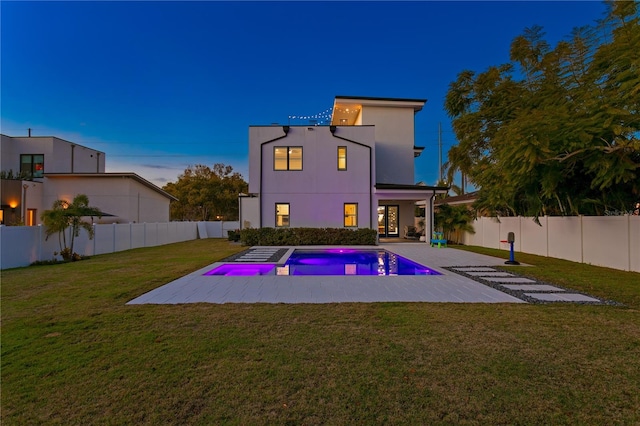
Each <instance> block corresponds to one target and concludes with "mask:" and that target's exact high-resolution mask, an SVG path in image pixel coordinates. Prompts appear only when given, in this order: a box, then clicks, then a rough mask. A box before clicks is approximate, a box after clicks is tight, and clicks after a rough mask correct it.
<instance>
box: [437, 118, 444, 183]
mask: <svg viewBox="0 0 640 426" xmlns="http://www.w3.org/2000/svg"><path fill="white" fill-rule="evenodd" d="M438 179H439V182H443V181H444V179H442V125H441V124H440V123H438Z"/></svg>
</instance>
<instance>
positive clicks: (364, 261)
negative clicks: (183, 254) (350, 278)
mask: <svg viewBox="0 0 640 426" xmlns="http://www.w3.org/2000/svg"><path fill="white" fill-rule="evenodd" d="M204 275H225V276H234V275H235V276H250V275H297V276H303V275H315V276H317V275H377V276H396V275H441V274H440V273H439V272H437V271H435V270H433V269H431V268H429V267H427V266H424V265H420V264H419V263H416V262H414V261H412V260H409V259H407V258H405V257H402V256H400V255H397V254H395V253H392V252H390V251H387V250H355V249H327V250H294V251H293V253H292V254H291V256H290V257H289V259H287V261H286V262H285V264H284V265H274V264H267V263H225V264H224V265H220V266H218V267H217V268H215V269H212V270H211V271H208V272H206V273H205V274H204Z"/></svg>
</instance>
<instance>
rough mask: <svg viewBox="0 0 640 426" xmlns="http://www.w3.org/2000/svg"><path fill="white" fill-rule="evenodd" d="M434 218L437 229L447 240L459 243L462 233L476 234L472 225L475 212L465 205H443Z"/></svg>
mask: <svg viewBox="0 0 640 426" xmlns="http://www.w3.org/2000/svg"><path fill="white" fill-rule="evenodd" d="M434 217H435V222H436V223H435V225H436V228H439V229H441V230H442V232H443V233H444V234H445V238H446V239H447V240H452V241H455V242H459V239H460V233H461V232H465V231H466V232H470V233H472V234H473V233H475V231H474V229H473V225H471V222H473V220H474V219H475V218H474V215H473V211H471V210H469V208H468V207H467V206H465V205H458V206H451V205H449V204H441V205H439V206H438V210H437V211H436V212H435V215H434ZM454 237H455V238H454Z"/></svg>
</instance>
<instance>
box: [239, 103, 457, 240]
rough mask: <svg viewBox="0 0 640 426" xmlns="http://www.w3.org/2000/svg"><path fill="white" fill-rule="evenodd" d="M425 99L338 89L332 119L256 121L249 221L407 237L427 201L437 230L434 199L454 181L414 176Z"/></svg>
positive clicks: (246, 203) (243, 216)
mask: <svg viewBox="0 0 640 426" xmlns="http://www.w3.org/2000/svg"><path fill="white" fill-rule="evenodd" d="M425 102H426V100H423V99H397V98H373V97H351V96H336V98H335V100H334V106H333V113H332V117H331V124H330V125H328V126H316V125H303V126H290V125H269V126H250V127H249V194H243V195H241V197H240V223H241V226H242V227H253V228H261V227H276V228H278V227H317V228H325V227H326V228H342V227H344V228H353V229H356V228H370V229H377V230H378V235H379V236H380V237H402V233H403V229H404V227H405V226H413V225H414V211H415V205H416V203H417V202H421V204H423V205H425V206H426V210H425V215H426V216H425V217H426V218H427V223H426V229H427V230H428V232H429V233H430V232H431V230H432V229H433V214H432V212H433V199H434V197H435V195H436V194H441V193H446V192H447V191H448V188H446V187H432V186H424V185H416V184H415V183H414V182H415V174H414V158H415V157H417V156H419V155H420V154H421V152H422V150H423V148H422V147H418V146H416V145H415V132H414V127H415V122H414V117H415V114H417V113H418V112H419V111H420V110H421V109H422V107H423V106H424V104H425ZM427 240H428V239H427Z"/></svg>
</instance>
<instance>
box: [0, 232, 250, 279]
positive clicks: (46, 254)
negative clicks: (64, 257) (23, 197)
mask: <svg viewBox="0 0 640 426" xmlns="http://www.w3.org/2000/svg"><path fill="white" fill-rule="evenodd" d="M239 226H240V224H239V222H165V223H123V224H115V223H114V224H111V225H94V230H95V235H94V238H93V239H91V240H89V238H88V236H87V233H86V232H85V231H81V232H80V236H78V237H76V239H75V242H74V246H73V251H74V252H76V253H78V254H81V255H85V256H93V255H96V254H104V253H114V252H117V251H123V250H129V249H134V248H139V247H153V246H159V245H163V244H171V243H177V242H181V241H189V240H195V239H197V238H226V236H227V231H229V230H233V229H237V228H239ZM67 243H68V240H67ZM59 251H60V246H59V243H58V236H57V235H52V236H51V237H49V239H48V240H46V241H45V233H44V228H43V227H42V226H2V225H0V269H8V268H17V267H20V266H27V265H30V264H31V263H33V262H36V261H42V260H51V259H54V258H55V257H56V256H55V255H54V252H59ZM58 258H59V256H58Z"/></svg>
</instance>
